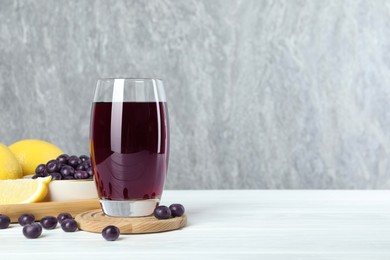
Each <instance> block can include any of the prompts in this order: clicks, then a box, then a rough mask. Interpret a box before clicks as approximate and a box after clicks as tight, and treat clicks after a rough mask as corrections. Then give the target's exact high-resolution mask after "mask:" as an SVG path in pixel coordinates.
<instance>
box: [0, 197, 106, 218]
mask: <svg viewBox="0 0 390 260" xmlns="http://www.w3.org/2000/svg"><path fill="white" fill-rule="evenodd" d="M99 208H100V202H99V200H97V199H95V200H77V201H64V202H39V203H29V204H9V205H0V214H4V215H7V216H8V217H9V218H10V219H11V222H13V223H15V222H18V218H19V216H20V215H22V214H25V213H29V214H33V215H34V216H35V220H37V221H38V220H40V219H41V218H43V217H45V216H55V217H56V216H57V215H58V214H60V213H63V212H68V213H70V214H72V216H76V215H77V214H79V213H81V212H85V211H87V210H93V209H99Z"/></svg>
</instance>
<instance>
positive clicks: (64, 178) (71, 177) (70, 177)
mask: <svg viewBox="0 0 390 260" xmlns="http://www.w3.org/2000/svg"><path fill="white" fill-rule="evenodd" d="M62 179H63V180H74V176H72V175H69V176H63V178H62Z"/></svg>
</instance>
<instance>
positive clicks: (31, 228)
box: [23, 223, 42, 238]
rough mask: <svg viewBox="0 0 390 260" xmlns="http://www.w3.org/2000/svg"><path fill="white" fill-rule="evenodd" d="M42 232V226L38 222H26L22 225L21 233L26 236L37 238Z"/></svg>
mask: <svg viewBox="0 0 390 260" xmlns="http://www.w3.org/2000/svg"><path fill="white" fill-rule="evenodd" d="M41 234H42V227H41V225H39V224H38V223H31V224H27V225H25V226H24V227H23V235H24V236H25V237H27V238H37V237H39V236H40V235H41Z"/></svg>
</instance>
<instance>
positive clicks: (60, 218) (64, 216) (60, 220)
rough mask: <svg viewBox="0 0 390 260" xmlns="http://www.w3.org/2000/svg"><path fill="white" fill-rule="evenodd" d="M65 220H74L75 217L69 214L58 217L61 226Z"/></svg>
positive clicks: (65, 213)
mask: <svg viewBox="0 0 390 260" xmlns="http://www.w3.org/2000/svg"><path fill="white" fill-rule="evenodd" d="M65 219H73V217H72V215H71V214H70V213H67V212H64V213H60V214H58V216H57V220H58V223H60V224H61V223H62V222H63V221H64V220H65Z"/></svg>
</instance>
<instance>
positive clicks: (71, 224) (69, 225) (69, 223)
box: [61, 218, 78, 232]
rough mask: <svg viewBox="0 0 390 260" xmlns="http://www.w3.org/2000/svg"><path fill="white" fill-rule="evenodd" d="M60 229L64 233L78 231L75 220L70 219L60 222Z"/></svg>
mask: <svg viewBox="0 0 390 260" xmlns="http://www.w3.org/2000/svg"><path fill="white" fill-rule="evenodd" d="M61 228H62V230H64V231H65V232H75V231H76V230H77V229H78V225H77V222H76V220H74V219H72V218H67V219H64V220H63V221H62V223H61Z"/></svg>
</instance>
